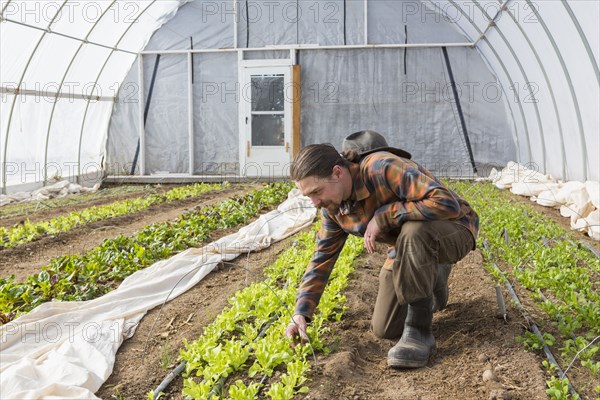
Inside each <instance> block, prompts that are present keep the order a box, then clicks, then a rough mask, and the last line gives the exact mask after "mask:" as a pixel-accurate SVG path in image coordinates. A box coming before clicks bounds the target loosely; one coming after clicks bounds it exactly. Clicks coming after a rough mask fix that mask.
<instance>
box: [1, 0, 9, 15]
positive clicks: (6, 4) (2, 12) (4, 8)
mask: <svg viewBox="0 0 600 400" xmlns="http://www.w3.org/2000/svg"><path fill="white" fill-rule="evenodd" d="M11 2H12V0H8V1H7V2H6V3H4V7H2V10H1V11H0V17H2V15H4V11H6V7H8V5H9V4H10V3H11Z"/></svg>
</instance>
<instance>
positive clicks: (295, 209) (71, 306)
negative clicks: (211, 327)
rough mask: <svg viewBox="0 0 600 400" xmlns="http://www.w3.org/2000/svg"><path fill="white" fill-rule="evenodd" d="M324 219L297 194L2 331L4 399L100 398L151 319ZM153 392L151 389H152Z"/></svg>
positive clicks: (41, 309)
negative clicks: (246, 257)
mask: <svg viewBox="0 0 600 400" xmlns="http://www.w3.org/2000/svg"><path fill="white" fill-rule="evenodd" d="M315 215H316V209H315V208H314V207H313V205H312V203H311V201H310V199H308V198H307V197H304V196H301V195H300V192H299V191H298V190H297V189H294V190H292V191H291V192H290V194H289V195H288V199H287V200H286V201H285V202H283V203H282V204H281V205H280V206H279V207H278V208H277V210H274V211H271V212H269V213H267V214H264V215H262V216H261V217H260V218H259V219H258V220H256V221H254V222H253V223H251V224H249V225H247V226H245V227H244V228H242V229H240V230H239V231H238V232H237V233H234V234H232V235H229V236H226V237H223V238H221V239H219V240H217V241H215V242H213V243H211V244H209V245H207V246H205V247H203V248H201V249H189V250H186V251H184V252H182V253H180V254H178V255H176V256H174V257H172V258H170V259H168V260H163V261H159V262H157V263H156V264H154V265H152V266H151V267H149V268H146V269H143V270H140V271H138V272H136V273H135V274H133V275H131V276H129V277H128V278H127V279H125V280H124V281H123V283H122V284H121V285H120V286H119V288H117V289H116V290H115V291H113V292H110V293H108V294H106V295H104V296H102V297H100V298H97V299H94V300H90V301H84V302H51V303H46V304H42V305H41V306H39V307H37V308H36V309H34V310H33V311H31V312H30V313H28V314H26V315H23V316H21V317H19V318H17V319H16V320H14V321H13V322H10V323H8V324H6V325H4V326H2V327H0V348H1V351H0V397H1V398H3V399H17V398H20V399H59V398H60V399H97V397H96V396H95V395H94V393H95V392H96V391H97V390H98V389H99V388H100V386H101V385H102V383H103V382H104V381H105V380H106V379H107V378H108V377H109V375H110V374H111V372H112V369H113V365H114V362H115V354H116V352H117V350H118V348H119V346H120V345H121V343H122V342H123V340H125V339H127V338H129V337H131V336H132V335H133V334H134V333H135V329H136V326H137V324H138V322H139V321H140V320H141V319H142V317H143V316H144V314H145V313H146V312H147V311H148V310H150V309H152V308H154V307H156V306H159V305H161V304H163V303H164V302H166V301H168V300H171V299H173V298H175V297H177V296H179V295H181V294H182V293H184V292H185V291H187V290H189V289H190V288H192V287H193V286H194V285H196V284H197V283H198V282H199V281H200V280H201V279H203V278H204V277H205V276H206V275H207V274H208V273H209V272H210V271H212V270H213V269H214V268H215V267H216V266H217V264H218V263H219V262H221V261H229V260H232V259H234V258H236V257H237V256H238V255H240V254H243V253H247V252H250V251H258V250H262V249H264V248H267V247H269V246H270V245H271V244H272V243H274V242H276V241H279V240H282V239H284V238H286V237H288V236H290V235H292V234H294V233H295V232H298V231H299V230H301V229H302V228H304V227H306V226H308V225H310V224H311V223H312V221H313V219H314V217H315ZM149 389H151V388H149Z"/></svg>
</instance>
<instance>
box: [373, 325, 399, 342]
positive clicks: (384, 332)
mask: <svg viewBox="0 0 600 400" xmlns="http://www.w3.org/2000/svg"><path fill="white" fill-rule="evenodd" d="M371 330H372V331H373V334H374V335H375V336H377V337H378V338H381V339H397V338H399V337H400V336H402V331H403V330H404V326H400V327H399V328H397V327H396V328H394V329H386V327H385V326H383V325H377V326H375V324H371Z"/></svg>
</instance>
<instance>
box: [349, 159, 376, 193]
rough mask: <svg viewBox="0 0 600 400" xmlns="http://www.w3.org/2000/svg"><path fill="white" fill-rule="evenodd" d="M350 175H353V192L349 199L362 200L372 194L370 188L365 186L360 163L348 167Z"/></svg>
mask: <svg viewBox="0 0 600 400" xmlns="http://www.w3.org/2000/svg"><path fill="white" fill-rule="evenodd" d="M348 169H349V170H350V175H351V176H352V194H351V195H350V199H349V200H354V201H361V200H364V199H366V198H367V197H369V196H370V195H371V192H369V189H367V187H366V186H365V183H364V182H363V180H362V175H361V173H360V164H355V163H352V164H350V166H349V167H348Z"/></svg>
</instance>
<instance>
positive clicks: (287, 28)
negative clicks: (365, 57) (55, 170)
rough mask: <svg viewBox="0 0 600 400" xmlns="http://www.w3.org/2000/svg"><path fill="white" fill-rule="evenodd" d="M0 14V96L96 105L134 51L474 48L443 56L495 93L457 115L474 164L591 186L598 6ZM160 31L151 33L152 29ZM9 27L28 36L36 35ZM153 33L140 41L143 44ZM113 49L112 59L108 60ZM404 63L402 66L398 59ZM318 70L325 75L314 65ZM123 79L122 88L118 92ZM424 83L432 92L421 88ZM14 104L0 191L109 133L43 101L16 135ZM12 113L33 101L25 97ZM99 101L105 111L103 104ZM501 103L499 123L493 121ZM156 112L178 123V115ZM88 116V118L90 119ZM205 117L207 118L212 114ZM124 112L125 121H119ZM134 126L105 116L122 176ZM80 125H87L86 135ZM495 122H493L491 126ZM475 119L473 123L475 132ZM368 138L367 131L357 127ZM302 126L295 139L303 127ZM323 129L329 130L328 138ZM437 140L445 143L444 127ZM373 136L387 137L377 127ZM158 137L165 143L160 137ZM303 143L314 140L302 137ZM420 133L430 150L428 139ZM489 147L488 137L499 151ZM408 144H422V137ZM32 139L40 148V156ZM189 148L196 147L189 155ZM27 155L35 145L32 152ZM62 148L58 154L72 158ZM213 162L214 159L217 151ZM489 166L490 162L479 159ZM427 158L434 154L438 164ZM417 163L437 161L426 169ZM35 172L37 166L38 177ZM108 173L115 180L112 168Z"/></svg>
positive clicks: (403, 3) (58, 4) (91, 152)
mask: <svg viewBox="0 0 600 400" xmlns="http://www.w3.org/2000/svg"><path fill="white" fill-rule="evenodd" d="M246 5H247V7H246ZM502 6H504V7H502ZM180 7H181V8H180ZM365 9H366V10H367V14H366V15H365ZM0 11H1V12H2V18H3V22H2V23H1V24H0V29H1V34H0V49H1V52H2V57H0V73H1V77H0V86H2V87H3V91H6V90H8V91H10V90H14V89H15V88H17V87H18V88H19V89H20V90H24V89H29V90H38V91H46V90H47V91H50V92H53V91H59V92H61V93H62V94H68V93H71V92H74V93H77V94H86V90H91V88H94V89H93V90H94V94H98V95H102V96H107V97H109V98H110V97H112V96H114V94H115V93H117V91H119V87H120V93H121V94H120V98H122V97H124V96H123V93H124V92H125V93H128V92H126V90H130V89H131V88H130V87H124V86H120V85H121V84H122V83H123V81H124V79H125V75H126V73H127V71H128V70H129V69H130V67H131V66H132V63H133V62H134V60H135V53H137V52H138V51H140V50H142V49H144V48H146V49H148V50H156V49H159V50H162V49H188V48H190V46H191V45H193V46H194V48H196V49H207V48H211V49H222V48H234V47H237V48H244V47H248V46H272V45H283V44H288V45H296V44H299V45H302V44H312V45H321V46H325V45H344V44H347V45H363V44H381V43H404V42H408V43H432V42H440V43H447V42H456V41H460V42H465V41H466V42H472V43H475V50H476V52H477V56H476V55H475V54H473V55H471V54H470V52H469V51H468V50H466V49H464V50H463V51H464V52H463V54H460V53H457V52H456V51H453V54H451V61H452V63H453V64H455V65H456V68H455V69H454V71H455V73H456V74H457V75H458V74H460V73H461V72H465V71H469V70H470V69H471V66H473V65H475V66H476V67H475V71H476V72H477V73H475V74H474V73H471V76H469V78H471V79H473V80H470V81H467V82H471V83H479V84H480V85H485V84H487V83H489V82H491V80H490V79H489V76H493V77H494V79H493V80H494V81H495V82H497V87H487V88H486V87H482V86H480V87H479V88H477V92H478V93H479V94H480V95H482V96H483V97H486V96H487V99H486V100H485V101H486V102H487V103H488V104H487V106H488V107H486V104H483V103H481V102H477V104H478V105H477V106H474V107H472V110H471V111H472V115H471V117H470V118H471V120H469V116H467V125H468V126H469V125H471V126H473V127H474V130H473V134H474V135H475V136H477V135H478V134H481V135H484V136H486V137H489V139H485V140H484V141H481V142H478V141H477V140H475V141H474V143H473V144H474V146H477V143H480V144H481V147H482V148H484V151H483V152H480V153H479V154H476V156H477V157H478V158H479V159H480V160H481V162H484V163H491V164H494V163H497V162H498V160H502V159H504V161H506V156H508V155H512V154H514V155H515V158H516V159H517V161H519V162H522V163H530V162H531V163H535V164H536V165H537V166H538V169H539V170H541V171H544V172H545V173H550V174H552V175H553V176H556V177H561V178H562V179H564V180H568V179H579V180H587V179H592V180H598V179H600V158H598V157H597V155H596V152H597V149H598V148H600V135H598V132H599V131H600V115H599V114H598V112H597V110H598V109H599V108H600V72H599V68H598V65H599V64H600V61H599V60H600V54H599V53H600V39H599V38H600V26H599V25H598V23H597V16H598V14H599V13H600V3H599V2H597V1H588V0H570V1H540V0H514V1H509V2H503V1H501V0H448V1H438V0H423V1H412V0H398V1H383V0H378V1H363V0H347V1H343V0H332V1H327V2H297V1H293V0H285V1H278V2H271V1H249V2H246V1H236V2H233V1H231V2H230V1H224V2H214V1H211V0H196V1H186V0H160V1H155V0H135V1H134V0H132V1H106V2H100V3H98V2H96V1H92V0H78V1H71V0H66V1H29V0H0ZM236 14H237V15H236ZM236 17H237V18H236ZM171 21H172V22H171ZM236 21H237V23H236ZM492 22H493V23H492ZM165 23H166V25H165V26H164V27H163V28H162V29H158V28H159V27H161V26H162V25H163V24H165ZM20 24H30V25H31V26H33V27H34V28H35V29H34V28H32V27H29V26H23V25H20ZM155 31H156V33H155V34H154V36H153V38H152V41H151V42H150V43H148V40H149V37H150V36H151V35H152V33H154V32H155ZM61 35H70V36H72V37H70V38H69V37H65V36H61ZM190 37H191V39H192V40H191V43H190ZM78 38H79V39H82V40H85V43H83V45H82V43H81V41H79V40H77V39H78ZM113 47H115V49H114V50H113V49H111V48H113ZM301 53H302V52H301ZM408 54H409V55H410V51H409V52H408ZM477 57H481V59H482V60H483V62H484V63H485V65H487V66H488V68H489V69H490V71H491V72H490V73H485V74H480V73H479V71H480V68H479V66H477V64H478V63H479V62H478V61H475V60H476V59H477ZM398 62H399V63H398V64H397V65H395V67H397V68H400V67H401V66H402V64H403V60H399V61H398ZM408 62H409V63H410V62H411V59H410V56H409V58H408ZM300 63H301V64H302V60H301V61H300ZM222 66H223V68H226V69H227V70H228V71H229V70H230V68H232V69H231V70H232V71H234V72H235V71H236V68H237V65H236V63H235V62H233V63H230V61H226V63H224V64H222ZM425 67H427V66H425ZM318 68H325V66H323V65H318ZM133 70H134V71H135V68H134V69H133ZM307 72H308V73H309V74H316V73H317V72H314V71H312V72H311V71H307ZM368 72H372V71H366V72H365V71H356V74H358V75H359V76H361V77H362V75H360V74H363V73H368ZM135 79H136V78H134V77H132V76H130V77H129V78H127V80H126V83H129V82H133V81H135ZM211 79H212V78H211ZM217 79H219V78H217ZM229 79H230V78H229V77H228V78H226V80H229ZM364 79H368V77H364ZM215 81H216V80H215ZM458 81H459V82H460V80H458ZM422 82H424V83H428V82H431V81H430V79H429V78H427V77H426V78H425V79H424V80H423V81H422ZM463 82H465V81H463ZM463 89H464V88H463ZM467 90H469V89H467ZM495 91H497V92H498V93H499V94H498V93H495ZM194 96H196V95H194ZM497 96H500V100H499V102H497V103H496V102H495V101H492V100H491V99H495V98H496V97H497ZM26 97H29V95H24V94H22V93H20V94H19V95H17V96H14V95H10V94H7V95H4V94H3V100H4V99H6V100H7V103H4V102H3V104H2V108H1V112H2V118H0V119H2V122H1V126H2V131H1V133H0V141H1V143H0V144H1V145H2V150H1V151H0V166H1V168H2V171H1V172H2V173H1V174H0V175H2V179H3V182H2V186H3V189H4V186H9V187H11V186H13V185H16V184H21V183H34V177H35V179H38V180H43V179H45V178H47V177H46V176H44V174H39V173H38V174H33V173H30V171H32V170H34V169H36V168H37V169H40V168H39V165H40V164H43V163H47V162H50V161H49V159H54V160H59V162H60V163H61V164H62V165H61V168H62V169H65V168H66V165H65V162H66V163H72V162H75V163H77V162H79V161H78V157H77V158H76V157H74V156H72V155H67V156H63V155H61V154H58V153H59V152H60V149H59V148H60V144H52V143H51V142H58V143H64V142H69V143H71V142H77V141H78V140H80V137H81V136H82V135H81V129H80V128H76V127H81V125H84V126H86V127H89V128H85V129H89V130H91V132H90V133H89V137H94V138H105V137H106V131H107V127H108V124H109V115H108V114H106V109H105V108H103V111H102V112H100V109H98V108H94V110H91V111H89V112H88V111H85V110H86V109H87V108H88V107H82V106H81V105H80V104H78V103H79V102H73V103H72V108H69V107H65V109H64V112H55V113H53V112H51V111H50V110H49V109H48V105H47V104H45V103H46V102H45V101H39V102H37V103H35V104H30V107H26V108H27V113H26V115H25V118H27V119H31V120H33V121H36V122H35V123H33V122H31V123H26V124H25V125H27V126H28V129H31V131H28V132H24V131H23V129H22V125H23V124H22V119H23V113H21V115H19V113H18V112H17V109H18V108H19V105H18V104H20V103H22V99H23V98H26ZM125 97H126V96H125ZM343 100H344V99H342V101H343ZM84 101H85V100H84ZM23 103H31V101H30V100H29V99H25V100H24V101H23ZM108 103H109V104H111V106H112V102H111V101H110V100H108ZM490 103H494V104H490ZM501 105H503V106H504V107H505V109H506V110H505V111H503V110H501V107H500V106H501ZM123 107H125V108H126V109H123ZM174 107H175V106H174ZM225 107H227V106H225ZM214 108H215V109H216V108H217V107H214ZM57 111H60V110H57ZM168 111H169V112H174V113H178V112H179V111H178V109H177V108H175V109H172V110H171V109H170V110H168ZM96 112H100V114H98V115H96V114H95V113H96ZM196 112H197V111H196ZM209 113H210V114H212V113H213V109H211V110H210V111H209ZM482 113H487V114H488V115H492V116H493V118H492V120H490V124H488V125H486V126H484V128H481V131H480V132H478V131H477V129H478V128H477V127H478V126H480V123H479V121H478V120H477V119H478V118H479V117H478V115H482ZM124 114H126V115H127V118H123V115H124ZM136 115H137V109H135V108H130V107H129V106H127V105H125V106H123V105H122V104H117V106H116V107H115V110H114V114H113V116H114V118H113V119H112V124H111V133H110V136H119V135H121V134H124V133H125V134H126V135H128V136H127V137H124V138H112V137H111V138H110V139H109V140H111V144H110V145H109V154H108V156H109V158H112V159H113V160H114V161H115V162H119V163H122V164H127V163H131V161H132V155H131V154H132V153H135V144H134V145H133V146H132V145H131V143H130V142H132V141H133V142H135V140H132V138H131V136H130V135H135V134H136V131H135V130H131V129H129V128H130V127H131V124H132V121H131V120H130V118H133V119H134V120H135V119H136V118H137V117H136ZM474 115H475V116H474ZM233 117H234V115H232V118H233ZM414 117H415V118H414V120H413V121H411V122H410V123H409V124H416V123H417V122H418V121H421V120H422V115H421V114H416V115H415V116H414ZM88 118H92V119H94V120H95V121H97V123H96V124H94V125H91V124H88V122H87V120H88ZM210 118H211V117H210V115H209V116H208V117H207V116H206V115H201V117H200V118H198V117H196V114H194V120H198V119H201V120H203V121H204V123H208V125H211V126H213V125H214V126H219V127H220V128H221V130H220V133H221V135H222V137H227V138H229V137H235V136H236V132H235V127H236V124H235V123H233V124H226V125H225V126H223V127H221V126H220V125H219V123H220V122H222V121H224V119H223V114H221V115H220V116H219V117H218V118H217V119H215V120H214V121H211V120H210ZM361 118H362V119H363V120H364V121H365V122H367V123H372V124H373V125H374V124H377V123H378V120H377V119H375V118H373V121H374V122H373V121H369V120H366V119H365V117H364V116H362V117H361ZM432 118H435V119H438V120H440V121H441V120H443V119H444V118H447V116H446V114H443V115H441V116H440V115H434V116H432ZM473 118H475V119H473ZM57 119H64V125H65V126H69V127H74V128H73V129H69V130H67V131H65V132H64V133H61V132H62V131H60V132H58V130H56V132H54V128H49V127H50V126H52V125H55V124H56V122H55V120H57ZM303 119H304V117H303ZM498 119H502V120H503V121H502V122H501V123H500V124H498V123H497V120H498ZM484 120H485V118H484V117H482V118H481V121H484ZM340 121H342V122H344V120H340V119H338V118H334V119H332V125H333V124H334V123H337V125H335V126H334V127H335V128H337V127H338V126H340ZM59 124H60V123H59ZM455 125H456V124H455ZM194 126H196V122H194ZM368 127H372V126H361V127H360V128H361V129H362V128H368ZM394 127H395V126H394V125H392V124H388V125H387V126H383V128H389V129H390V131H389V132H392V131H391V129H392V128H394ZM507 127H508V128H507ZM302 128H303V129H304V128H306V126H305V125H304V121H303V126H302ZM324 128H326V129H328V130H329V129H330V128H331V126H324ZM445 128H446V129H445V132H447V131H448V127H445ZM199 129H200V128H199ZM231 130H233V131H231ZM380 130H383V131H385V132H388V130H387V129H382V128H380ZM57 132H58V133H57ZM385 132H384V133H385ZM345 133H349V131H347V132H345ZM160 134H165V133H164V131H162V132H161V133H160ZM85 135H86V136H87V135H88V133H85ZM307 135H316V133H314V132H313V133H311V132H310V131H308V132H307ZM335 135H338V134H337V133H336V134H335ZM422 135H423V136H425V137H427V138H429V136H428V135H427V134H426V133H422ZM511 136H512V137H513V140H514V147H516V151H513V146H510V148H508V149H507V148H506V147H504V138H505V137H511ZM199 137H202V135H200V136H199ZM21 138H27V139H31V138H35V141H36V143H35V144H34V146H35V155H32V156H28V157H25V158H23V157H22V156H21V154H22V153H23V152H24V150H23V148H27V147H29V146H30V144H31V142H30V141H28V140H19V139H21ZM496 138H500V139H499V140H498V142H497V143H495V141H496ZM399 139H402V137H400V138H399ZM419 139H420V140H421V141H426V140H427V139H423V137H419ZM40 141H41V142H43V143H44V144H43V145H41V144H40ZM46 141H48V143H49V146H48V148H52V147H54V148H55V149H56V150H55V151H54V150H53V151H52V153H51V154H48V152H47V151H46V145H45V143H46ZM329 141H332V142H333V141H334V140H332V139H330V140H329ZM116 143H119V144H126V145H127V146H126V147H124V148H123V149H122V150H120V151H121V152H119V151H117V153H113V150H114V149H115V147H114V146H113V145H114V144H116ZM201 143H202V142H200V143H196V144H197V145H199V146H200V145H201ZM105 144H106V140H96V141H91V142H89V146H90V148H88V149H85V150H84V149H83V148H84V147H86V146H87V145H86V144H83V143H82V144H81V145H80V146H81V147H82V152H83V153H85V157H83V156H82V157H83V158H87V159H88V161H90V162H95V163H100V162H101V160H102V157H103V156H104V146H105ZM488 144H489V145H490V146H495V150H496V152H497V153H498V156H497V157H495V153H494V151H493V149H494V147H489V146H488ZM39 146H42V147H43V149H42V150H41V151H40V150H39ZM439 147H440V148H443V149H445V147H443V146H439ZM116 148H117V149H120V148H119V147H116ZM488 148H489V149H490V150H489V151H488ZM26 150H27V149H26ZM71 150H72V149H70V150H69V154H73V153H72V151H71ZM170 150H171V151H178V150H179V149H170ZM214 152H215V153H216V154H221V152H220V149H215V150H214ZM125 154H126V156H125ZM150 155H152V154H150ZM197 156H198V157H201V156H203V155H202V154H200V155H198V154H196V153H194V155H193V157H197ZM488 156H489V157H491V158H489V159H488ZM176 158H179V159H177V160H175V161H174V162H173V164H175V165H172V164H167V165H164V166H163V165H162V164H163V162H162V161H158V162H157V163H158V164H161V165H158V166H157V169H159V170H161V169H173V170H176V171H177V170H181V168H180V165H179V164H181V163H184V160H183V158H184V156H178V157H176ZM434 158H435V159H441V158H445V156H444V155H443V154H436V155H435V157H434ZM451 158H454V155H451ZM510 158H512V157H510ZM65 160H66V161H65ZM148 160H150V157H149V158H148ZM163 161H164V160H163ZM204 161H205V160H204V159H199V160H194V163H195V164H194V170H195V171H196V172H198V171H202V168H198V167H197V164H202V163H203V162H204ZM232 161H233V159H232ZM420 161H423V162H425V163H430V162H435V160H428V159H424V160H420ZM150 162H151V163H152V161H150ZM15 167H17V168H15ZM121 167H122V169H126V168H125V167H123V166H121ZM163 167H164V168H163ZM41 169H42V170H45V169H46V168H45V166H44V167H43V168H41ZM79 169H81V166H80V167H79ZM116 170H119V171H120V169H119V168H116ZM23 174H25V175H26V177H25V178H23ZM5 177H6V179H5ZM7 180H8V181H9V182H7Z"/></svg>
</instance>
